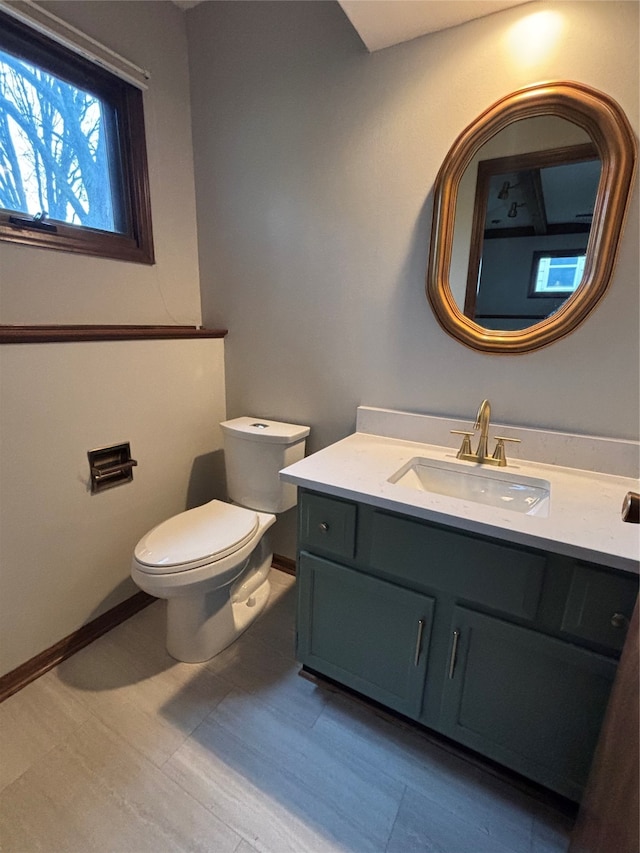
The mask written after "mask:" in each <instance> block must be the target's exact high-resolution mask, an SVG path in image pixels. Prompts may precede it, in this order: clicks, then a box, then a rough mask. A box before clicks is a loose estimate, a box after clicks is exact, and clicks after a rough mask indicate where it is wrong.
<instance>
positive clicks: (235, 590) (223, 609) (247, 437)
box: [131, 418, 309, 663]
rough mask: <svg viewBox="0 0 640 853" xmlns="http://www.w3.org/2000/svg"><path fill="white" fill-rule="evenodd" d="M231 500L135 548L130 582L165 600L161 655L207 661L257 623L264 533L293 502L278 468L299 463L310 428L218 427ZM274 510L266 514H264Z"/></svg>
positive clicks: (262, 595) (265, 582) (241, 423)
mask: <svg viewBox="0 0 640 853" xmlns="http://www.w3.org/2000/svg"><path fill="white" fill-rule="evenodd" d="M221 426H222V428H223V434H224V436H225V466H226V468H227V481H228V489H229V493H230V497H231V498H232V499H233V498H234V497H235V496H236V495H240V496H241V497H242V499H243V500H242V503H243V505H239V504H238V503H226V502H224V501H220V500H213V501H210V502H209V503H206V504H203V505H202V506H199V507H195V508H194V509H189V510H186V511H185V512H182V513H180V514H178V515H176V516H173V518H170V519H168V520H167V521H164V522H162V523H161V524H159V525H158V526H157V527H154V528H153V529H152V530H151V531H149V533H147V534H146V535H145V536H143V537H142V539H141V540H140V541H139V542H138V544H137V546H136V548H135V551H134V555H133V560H132V564H131V577H132V578H133V580H134V581H135V583H136V584H137V585H138V586H139V587H140V589H142V590H144V591H145V592H148V593H149V594H150V595H153V596H155V597H156V598H164V599H166V600H167V639H166V645H167V651H168V652H169V654H170V655H171V656H172V657H174V658H176V659H177V660H180V661H184V662H187V663H197V662H200V661H205V660H209V659H210V658H212V657H214V656H215V655H217V654H218V653H219V652H221V651H222V650H223V649H225V648H226V647H227V646H229V645H230V644H231V643H233V642H234V640H236V639H237V638H238V637H239V636H240V635H241V634H242V632H243V631H244V630H245V629H246V628H248V627H249V625H250V624H251V623H252V622H253V621H254V620H255V619H256V618H257V617H258V616H259V614H260V613H261V612H262V610H263V609H264V607H265V605H266V603H267V601H268V599H269V593H270V584H269V571H270V568H271V562H272V557H273V554H272V552H271V547H270V544H269V540H268V537H267V536H266V535H265V534H266V531H267V530H268V529H269V528H270V527H271V525H272V524H274V522H275V520H276V515H275V513H276V512H281V511H283V510H284V509H288V508H290V507H291V506H294V505H295V503H296V499H297V495H296V493H295V491H293V492H292V491H291V487H290V484H281V483H280V482H279V478H278V471H279V470H280V468H282V467H284V466H285V465H286V464H289V463H290V461H294V459H295V458H300V459H301V458H302V456H303V455H304V445H305V438H306V436H307V435H308V433H309V428H308V427H301V426H298V425H294V424H281V423H278V422H276V421H256V420H255V419H253V418H236V419H235V420H232V421H225V422H224V423H223V424H222V425H221ZM269 510H272V511H269Z"/></svg>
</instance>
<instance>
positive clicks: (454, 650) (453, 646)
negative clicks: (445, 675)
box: [449, 631, 460, 678]
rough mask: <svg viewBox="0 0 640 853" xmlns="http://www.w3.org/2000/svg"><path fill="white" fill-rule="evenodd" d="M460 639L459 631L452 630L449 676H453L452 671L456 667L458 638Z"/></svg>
mask: <svg viewBox="0 0 640 853" xmlns="http://www.w3.org/2000/svg"><path fill="white" fill-rule="evenodd" d="M459 639H460V631H454V632H453V643H452V644H451V657H450V658H449V678H453V671H454V669H455V668H456V657H457V655H458V640H459Z"/></svg>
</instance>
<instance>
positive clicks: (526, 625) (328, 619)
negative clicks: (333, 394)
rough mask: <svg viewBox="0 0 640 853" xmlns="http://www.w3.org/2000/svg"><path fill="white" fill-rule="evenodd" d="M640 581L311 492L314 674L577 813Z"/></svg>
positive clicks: (303, 595) (307, 546)
mask: <svg viewBox="0 0 640 853" xmlns="http://www.w3.org/2000/svg"><path fill="white" fill-rule="evenodd" d="M637 592H638V577H637V576H636V575H633V574H630V573H625V572H621V571H616V570H614V569H611V568H607V567H604V566H597V565H593V564H588V563H583V562H580V561H578V560H575V559H573V558H569V557H564V556H561V555H557V554H548V553H545V552H543V551H540V550H536V549H533V548H528V547H524V546H520V545H514V544H511V543H508V542H502V541H497V540H494V539H491V538H489V537H485V536H479V535H475V534H470V533H466V532H461V531H458V530H456V529H454V528H453V527H446V526H443V525H435V524H431V523H429V522H425V521H421V520H419V519H415V518H409V517H406V516H403V515H400V514H398V513H393V512H387V511H385V510H381V509H377V508H375V507H373V506H370V505H368V504H366V503H363V502H356V501H349V500H343V499H338V498H334V497H331V496H328V495H325V494H319V493H317V492H313V491H309V490H307V489H302V488H301V489H300V490H299V549H298V623H297V654H298V659H299V660H300V661H301V663H302V664H303V666H304V667H305V668H307V669H309V670H312V671H314V672H316V673H319V674H321V675H324V676H326V677H329V678H331V679H333V680H335V681H337V682H339V683H341V684H344V685H345V686H347V687H350V688H352V689H354V690H356V691H358V692H359V693H361V694H363V695H365V696H367V697H369V698H371V699H374V700H375V701H377V702H380V703H382V704H383V705H385V706H387V707H389V708H392V709H394V710H396V711H399V712H400V713H402V714H404V715H405V716H407V717H409V718H411V719H413V720H416V721H418V722H420V723H422V724H424V725H426V726H428V727H429V728H431V729H433V730H435V731H438V732H440V733H442V734H444V735H446V736H447V737H449V738H451V739H453V740H455V741H458V742H459V743H461V744H464V745H465V746H468V747H470V748H472V749H474V750H476V751H477V752H479V753H481V754H483V755H485V756H487V757H489V758H491V759H493V760H495V761H498V762H500V763H501V764H503V765H505V766H507V767H510V768H511V769H513V770H516V771H517V772H519V773H521V774H523V775H524V776H526V777H528V778H530V779H532V780H534V781H536V782H539V783H540V784H543V785H545V786H547V787H549V788H551V789H552V790H555V791H557V792H559V793H561V794H563V795H565V796H567V797H570V798H572V799H574V800H579V799H580V796H581V792H582V789H583V787H584V784H585V782H586V779H587V775H588V772H589V767H590V764H591V759H592V755H593V750H594V748H595V744H596V741H597V738H598V733H599V730H600V726H601V722H602V718H603V715H604V711H605V709H606V705H607V701H608V697H609V692H610V689H611V685H612V682H613V678H614V676H615V671H616V666H617V658H618V656H619V653H620V650H621V648H622V645H623V643H624V636H625V631H626V625H627V624H628V620H629V619H630V617H631V613H632V611H633V606H634V603H635V599H636V597H637Z"/></svg>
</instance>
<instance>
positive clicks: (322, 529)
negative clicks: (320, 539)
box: [318, 521, 329, 533]
mask: <svg viewBox="0 0 640 853" xmlns="http://www.w3.org/2000/svg"><path fill="white" fill-rule="evenodd" d="M318 529H319V530H320V532H321V533H328V532H329V525H328V524H327V522H326V521H321V522H320V524H319V525H318Z"/></svg>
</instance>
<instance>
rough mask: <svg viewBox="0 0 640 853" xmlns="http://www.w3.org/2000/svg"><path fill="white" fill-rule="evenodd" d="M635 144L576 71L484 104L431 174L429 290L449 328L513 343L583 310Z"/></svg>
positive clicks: (602, 277) (480, 340) (625, 194)
mask: <svg viewBox="0 0 640 853" xmlns="http://www.w3.org/2000/svg"><path fill="white" fill-rule="evenodd" d="M635 156H636V140H635V137H634V135H633V131H632V130H631V127H630V125H629V122H628V120H627V118H626V116H625V115H624V113H623V112H622V110H621V109H620V107H619V106H618V105H617V104H616V103H615V101H613V100H612V99H611V98H609V97H608V96H606V95H604V94H603V93H601V92H597V91H596V90H595V89H591V88H589V87H587V86H585V85H583V84H580V83H568V82H561V83H545V84H540V85H536V86H530V87H527V88H525V89H520V90H519V91H517V92H514V93H513V94H511V95H507V96H506V97H505V98H502V99H501V100H500V101H498V102H496V103H495V104H494V105H493V106H491V107H489V108H488V109H487V110H485V112H484V113H482V114H481V115H480V116H479V118H478V119H476V121H474V122H473V123H472V124H471V125H469V127H468V128H467V129H466V130H464V131H463V132H462V133H461V134H460V136H459V137H458V139H457V140H456V141H455V142H454V144H453V146H452V148H451V150H450V152H449V154H448V155H447V158H446V159H445V161H444V163H443V165H442V168H441V169H440V172H439V174H438V177H437V180H436V186H435V194H434V217H433V223H432V235H431V251H430V255H429V267H428V271H427V295H428V297H429V301H430V302H431V305H432V307H433V310H434V313H435V315H436V317H437V319H438V321H439V322H440V324H441V325H442V327H443V328H444V329H445V331H447V332H448V333H450V334H451V335H453V336H454V337H456V338H457V339H458V340H460V341H461V342H463V343H465V344H467V345H468V346H471V347H473V348H474V349H479V350H483V351H485V352H513V353H516V352H528V351H530V350H533V349H537V348H538V347H541V346H546V345H547V344H549V343H551V342H552V341H554V340H557V339H558V338H561V337H563V336H564V335H566V334H568V333H569V332H571V331H572V330H573V329H574V328H575V327H576V326H578V325H579V324H580V323H581V322H583V321H584V320H585V319H586V317H587V316H588V315H589V313H590V312H591V311H592V310H593V308H594V307H595V305H596V304H597V302H598V301H599V300H600V299H601V298H602V296H603V295H604V293H605V291H606V288H607V286H608V284H609V281H610V278H611V273H612V271H613V267H614V263H615V257H616V251H617V247H618V243H619V239H620V235H621V228H622V224H623V221H624V217H625V211H626V208H627V205H628V201H629V193H630V188H631V186H632V182H633V177H634V172H635Z"/></svg>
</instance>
